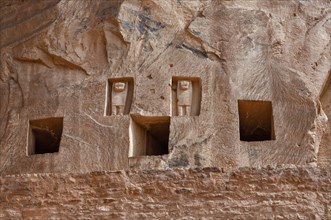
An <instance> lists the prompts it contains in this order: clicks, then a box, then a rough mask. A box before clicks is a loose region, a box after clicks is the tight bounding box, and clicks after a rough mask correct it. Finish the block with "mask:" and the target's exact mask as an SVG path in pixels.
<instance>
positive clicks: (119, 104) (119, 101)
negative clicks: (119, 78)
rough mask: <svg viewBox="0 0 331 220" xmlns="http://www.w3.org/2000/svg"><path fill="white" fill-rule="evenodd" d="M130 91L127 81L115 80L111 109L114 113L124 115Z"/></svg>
mask: <svg viewBox="0 0 331 220" xmlns="http://www.w3.org/2000/svg"><path fill="white" fill-rule="evenodd" d="M127 93H128V85H127V82H114V83H113V87H112V93H111V94H112V96H111V109H112V114H113V115H123V114H124V107H125V102H126V97H127Z"/></svg>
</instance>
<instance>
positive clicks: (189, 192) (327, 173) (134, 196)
mask: <svg viewBox="0 0 331 220" xmlns="http://www.w3.org/2000/svg"><path fill="white" fill-rule="evenodd" d="M0 180H1V195H0V207H1V210H0V218H2V219H17V218H28V219H29V218H30V219H96V218H97V219H110V218H111V219H113V218H115V219H116V218H123V219H140V218H145V219H160V218H161V219H163V218H176V219H177V218H185V219H187V218H192V219H201V218H206V219H216V218H221V219H330V218H331V209H330V207H331V167H324V168H321V167H312V166H301V167H297V166H277V167H270V166H269V167H263V168H240V169H236V170H222V169H218V168H205V169H174V170H144V171H143V170H129V171H115V172H106V171H103V172H91V173H80V174H74V173H68V174H55V173H54V174H23V175H7V176H2V177H1V178H0Z"/></svg>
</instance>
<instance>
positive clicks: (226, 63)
mask: <svg viewBox="0 0 331 220" xmlns="http://www.w3.org/2000/svg"><path fill="white" fill-rule="evenodd" d="M0 7H1V13H0V14H1V15H0V16H1V20H0V47H1V69H0V79H1V81H0V90H1V92H0V118H1V121H0V138H1V142H0V173H1V174H2V175H5V174H18V173H43V172H63V173H66V172H88V171H100V170H122V169H129V168H134V169H152V168H161V169H167V168H176V167H188V168H197V167H224V168H237V167H242V166H253V167H257V166H265V165H277V164H296V165H304V164H316V163H318V164H320V165H323V166H324V165H326V166H327V165H328V164H330V163H331V162H330V158H331V150H330V149H331V144H330V140H331V133H330V127H331V126H330V122H327V118H328V117H329V118H330V117H331V107H330V102H331V101H330V98H331V95H330V80H329V81H328V78H330V73H331V71H330V59H331V55H330V51H331V50H330V35H331V3H330V1H329V0H305V1H304V0H291V1H273V0H264V1H260V0H247V1H243V0H233V1H216V0H200V1H199V0H190V1H189V0H162V1H158V0H139V1H138V0H111V1H102V0H95V1H72V0H47V1H33V0H26V1H18V0H17V1H13V0H2V1H0ZM321 103H322V104H321Z"/></svg>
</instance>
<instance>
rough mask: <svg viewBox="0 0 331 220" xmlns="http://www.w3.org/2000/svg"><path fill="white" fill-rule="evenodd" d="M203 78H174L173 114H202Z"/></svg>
mask: <svg viewBox="0 0 331 220" xmlns="http://www.w3.org/2000/svg"><path fill="white" fill-rule="evenodd" d="M200 105H201V80H200V78H198V77H173V78H172V115H177V116H196V115H199V114H200Z"/></svg>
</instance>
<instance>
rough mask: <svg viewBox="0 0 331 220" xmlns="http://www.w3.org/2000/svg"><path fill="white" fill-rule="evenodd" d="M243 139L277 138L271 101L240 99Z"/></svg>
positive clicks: (241, 136) (240, 121)
mask: <svg viewBox="0 0 331 220" xmlns="http://www.w3.org/2000/svg"><path fill="white" fill-rule="evenodd" d="M238 111H239V126H240V129H239V130H240V140H241V141H268V140H275V131H274V117H273V112H272V102H271V101H257V100H238Z"/></svg>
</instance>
